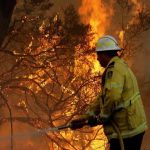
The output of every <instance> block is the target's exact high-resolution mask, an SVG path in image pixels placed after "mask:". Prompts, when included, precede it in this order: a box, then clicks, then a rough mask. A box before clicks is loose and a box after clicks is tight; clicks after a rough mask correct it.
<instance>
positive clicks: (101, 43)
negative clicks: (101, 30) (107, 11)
mask: <svg viewBox="0 0 150 150" xmlns="http://www.w3.org/2000/svg"><path fill="white" fill-rule="evenodd" d="M119 50H121V48H120V47H119V46H118V43H117V41H116V39H115V38H114V37H112V36H109V35H106V36H103V37H101V38H99V40H98V41H97V43H96V52H103V51H119Z"/></svg>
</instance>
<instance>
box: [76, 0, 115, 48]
mask: <svg viewBox="0 0 150 150" xmlns="http://www.w3.org/2000/svg"><path fill="white" fill-rule="evenodd" d="M111 5H112V2H111ZM111 8H113V7H109V8H107V7H106V6H105V4H103V2H102V1H101V0H94V2H93V1H92V0H82V5H81V7H80V8H79V15H80V16H81V20H82V22H83V23H84V24H90V25H91V28H92V32H94V33H95V37H94V39H93V41H92V42H91V43H90V45H91V46H94V45H95V42H96V41H97V40H98V38H99V37H100V36H102V35H104V34H105V32H106V30H107V28H108V27H109V25H110V22H111V19H110V18H111V16H112V15H113V9H111Z"/></svg>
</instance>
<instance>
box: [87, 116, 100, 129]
mask: <svg viewBox="0 0 150 150" xmlns="http://www.w3.org/2000/svg"><path fill="white" fill-rule="evenodd" d="M99 124H102V121H101V120H100V118H99V117H98V116H90V117H89V118H88V125H89V126H91V127H94V126H97V125H99Z"/></svg>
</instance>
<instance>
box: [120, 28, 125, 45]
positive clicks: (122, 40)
mask: <svg viewBox="0 0 150 150" xmlns="http://www.w3.org/2000/svg"><path fill="white" fill-rule="evenodd" d="M124 35H125V31H124V30H121V31H120V32H119V39H120V44H121V46H122V47H123V46H124Z"/></svg>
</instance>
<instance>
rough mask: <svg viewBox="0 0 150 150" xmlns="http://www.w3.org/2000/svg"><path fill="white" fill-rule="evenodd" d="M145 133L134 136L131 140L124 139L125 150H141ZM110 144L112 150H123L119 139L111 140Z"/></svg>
mask: <svg viewBox="0 0 150 150" xmlns="http://www.w3.org/2000/svg"><path fill="white" fill-rule="evenodd" d="M144 133H145V132H142V133H140V134H138V135H136V136H133V137H131V138H126V139H123V143H124V148H125V150H132V149H133V150H140V149H141V144H142V140H143V136H144ZM109 144H110V150H121V148H120V143H119V139H111V140H110V141H109Z"/></svg>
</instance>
